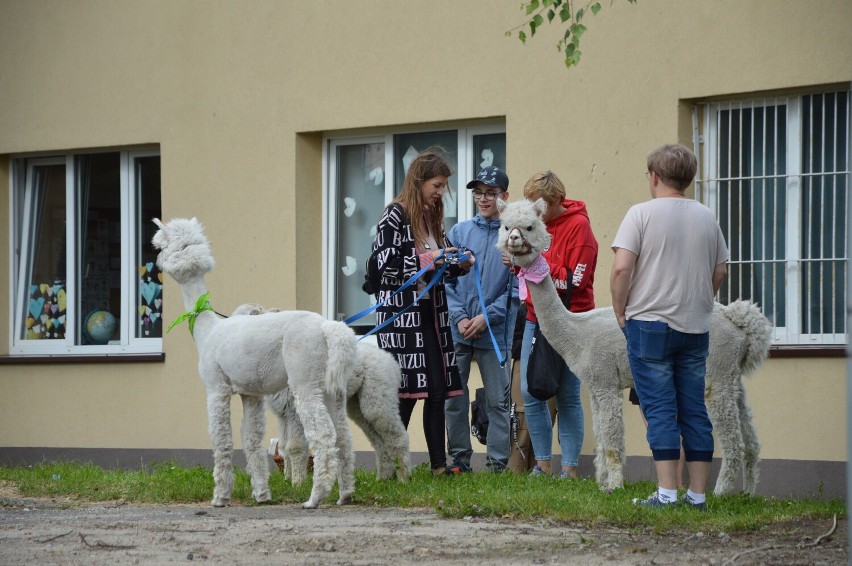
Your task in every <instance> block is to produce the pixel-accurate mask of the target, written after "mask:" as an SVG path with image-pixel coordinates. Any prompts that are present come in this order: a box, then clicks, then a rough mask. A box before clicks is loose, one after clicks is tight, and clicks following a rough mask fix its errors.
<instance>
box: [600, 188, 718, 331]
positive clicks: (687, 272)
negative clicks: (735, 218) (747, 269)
mask: <svg viewBox="0 0 852 566" xmlns="http://www.w3.org/2000/svg"><path fill="white" fill-rule="evenodd" d="M612 248H613V249H616V248H623V249H625V250H628V251H631V252H633V253H634V254H636V256H637V258H636V267H635V268H634V271H633V277H632V279H631V280H630V290H629V292H628V294H627V309H626V312H625V315H626V317H627V319H634V320H657V321H663V322H666V323H668V325H669V326H670V327H671V328H673V329H675V330H678V331H680V332H686V333H689V334H702V333H704V332H708V331H709V330H710V316H711V313H712V312H713V303H714V301H715V298H714V293H713V271H714V270H715V269H716V266H717V265H719V264H720V263H725V262H726V261H728V259H729V258H730V256H729V254H728V247H727V245H726V244H725V238H724V236H723V235H722V230H721V228H719V223H718V222H717V221H716V218H715V217H714V216H713V213H712V212H711V211H710V209H708V208H707V207H706V206H704V205H703V204H701V203H700V202H698V201H696V200H693V199H689V198H657V199H653V200H650V201H647V202H643V203H640V204H637V205H634V206H632V207H631V208H630V210H628V211H627V214H626V215H625V217H624V220H623V221H622V222H621V226H620V227H619V228H618V232H617V233H616V235H615V240H614V241H613V243H612Z"/></svg>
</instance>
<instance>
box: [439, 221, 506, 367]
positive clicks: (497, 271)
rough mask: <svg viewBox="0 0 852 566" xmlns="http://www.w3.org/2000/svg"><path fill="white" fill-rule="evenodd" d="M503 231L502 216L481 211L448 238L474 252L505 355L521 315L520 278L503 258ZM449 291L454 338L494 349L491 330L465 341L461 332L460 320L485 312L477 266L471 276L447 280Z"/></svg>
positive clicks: (488, 311) (490, 320)
mask: <svg viewBox="0 0 852 566" xmlns="http://www.w3.org/2000/svg"><path fill="white" fill-rule="evenodd" d="M499 230H500V220H499V219H487V218H483V217H482V216H480V215H479V214H477V215H476V216H474V217H473V218H472V219H470V220H466V221H464V222H461V223H459V224H456V225H455V226H453V227H452V228H451V229H450V233H449V236H448V238H449V240H450V242H452V244H453V245H454V246H464V247H466V248H468V249H470V250H471V251H472V252H473V255H474V257H475V258H476V265H477V266H478V267H479V276H480V278H481V281H482V295H483V297H482V298H483V300H484V302H485V311H486V315H487V316H488V323H489V324H490V325H491V330H492V332H494V338H496V339H497V345H498V347H499V348H500V349H501V350H502V351H503V355H504V356H507V357H508V355H507V352H510V351H511V349H512V337H513V334H514V329H515V316H516V315H517V314H518V280H517V278H516V277H515V276H514V274H513V273H512V271H511V270H510V269H509V268H507V267H506V266H505V265H503V258H502V256H501V254H500V250H498V249H497V235H498V234H499ZM510 285H511V288H509V286H510ZM446 291H447V307H448V308H449V311H450V328H451V329H452V332H453V341H454V342H455V343H456V344H465V345H468V346H473V347H474V348H481V349H492V348H493V347H494V346H493V345H492V344H491V337H490V336H489V335H488V332H484V333H483V334H482V336H480V337H479V338H477V339H476V340H473V341H469V340H464V339H463V338H462V337H461V335H460V334H459V329H458V322H459V321H460V320H462V319H464V318H471V319H472V318H473V317H475V316H476V315H478V314H479V313H481V312H482V309H480V307H479V295H478V293H477V290H476V277H474V271H473V269H471V271H470V273H469V274H468V275H467V277H459V278H457V279H454V280H448V281H446ZM509 293H511V299H510V300H509V304H508V313H507V312H506V308H507V305H506V297H507V295H508V294H509Z"/></svg>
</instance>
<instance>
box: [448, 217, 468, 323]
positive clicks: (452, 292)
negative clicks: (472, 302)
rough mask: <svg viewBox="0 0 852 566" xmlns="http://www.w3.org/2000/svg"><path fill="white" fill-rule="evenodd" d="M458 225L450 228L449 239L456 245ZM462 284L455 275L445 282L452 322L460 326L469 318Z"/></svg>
mask: <svg viewBox="0 0 852 566" xmlns="http://www.w3.org/2000/svg"><path fill="white" fill-rule="evenodd" d="M458 226H459V224H456V225H455V226H453V227H452V228H450V235H449V241H450V243H451V244H452V245H453V246H455V243H456V242H457V241H458V239H459V234H458V230H457V228H458ZM461 284H462V281H461V280H459V279H456V278H454V277H452V278H447V280H446V281H445V283H444V290H445V291H446V294H447V311H449V314H450V322H452V324H453V326H456V327H458V324H459V322H461V321H462V320H467V318H468V316H469V315H468V313H467V310H466V308H465V305H464V303H462V299H461V297H460V294H459V290H458V289H457V287H458V286H459V285H461ZM466 326H467V324H465V327H466ZM459 331H461V328H459Z"/></svg>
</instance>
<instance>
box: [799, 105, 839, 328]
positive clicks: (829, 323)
mask: <svg viewBox="0 0 852 566" xmlns="http://www.w3.org/2000/svg"><path fill="white" fill-rule="evenodd" d="M848 99H849V93H848V92H841V93H828V94H819V95H812V96H804V97H802V140H803V143H802V173H803V174H802V182H801V186H802V191H801V206H800V219H801V223H802V238H801V242H802V244H801V246H802V249H801V253H802V260H803V266H802V267H803V268H802V285H801V293H802V294H801V298H802V301H801V305H802V313H801V314H802V332H803V333H805V334H835V333H836V334H843V333H845V332H846V313H845V305H846V263H847V262H846V233H847V229H848V227H847V226H846V220H847V218H846V216H847V215H846V199H847V193H846V191H847V186H846V185H847V175H846V161H847V140H848V136H849V132H848V131H847V124H848V115H847V114H848V105H849V100H848Z"/></svg>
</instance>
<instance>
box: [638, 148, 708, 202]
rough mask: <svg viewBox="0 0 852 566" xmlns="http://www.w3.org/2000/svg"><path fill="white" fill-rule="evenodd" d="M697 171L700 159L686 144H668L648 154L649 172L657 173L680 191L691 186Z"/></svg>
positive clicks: (665, 182)
mask: <svg viewBox="0 0 852 566" xmlns="http://www.w3.org/2000/svg"><path fill="white" fill-rule="evenodd" d="M697 171H698V160H697V159H696V158H695V154H694V153H692V150H691V149H689V148H688V147H686V146H685V145H681V144H679V143H675V144H667V145H664V146H662V147H658V148H657V149H655V150H653V151H652V152H651V153H649V154H648V172H649V173H656V174H657V176H658V177H659V178H660V180H661V181H662V182H663V183H664V184H666V185H669V186H670V187H674V188H676V189H677V190H679V191H683V190H685V189H686V187H688V186H689V184H690V183H691V182H692V180H693V179H695V173H696V172H697Z"/></svg>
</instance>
